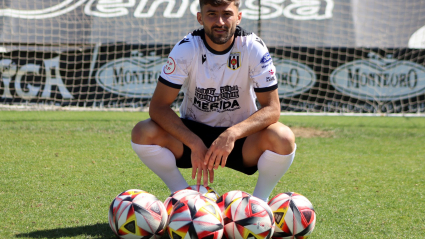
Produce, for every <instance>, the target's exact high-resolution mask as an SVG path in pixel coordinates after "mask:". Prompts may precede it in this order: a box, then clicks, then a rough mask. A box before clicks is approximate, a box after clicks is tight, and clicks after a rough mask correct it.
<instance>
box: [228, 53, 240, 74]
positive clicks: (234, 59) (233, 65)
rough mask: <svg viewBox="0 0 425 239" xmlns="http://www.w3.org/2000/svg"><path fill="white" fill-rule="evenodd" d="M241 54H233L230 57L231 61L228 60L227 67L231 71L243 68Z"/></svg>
mask: <svg viewBox="0 0 425 239" xmlns="http://www.w3.org/2000/svg"><path fill="white" fill-rule="evenodd" d="M240 58H241V53H240V52H232V53H230V55H229V59H228V60H227V67H229V69H231V70H237V69H238V68H239V67H241V60H240Z"/></svg>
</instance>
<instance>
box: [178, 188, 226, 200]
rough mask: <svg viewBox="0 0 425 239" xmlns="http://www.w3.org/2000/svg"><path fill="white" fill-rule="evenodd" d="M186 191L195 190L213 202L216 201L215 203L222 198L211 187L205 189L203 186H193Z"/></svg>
mask: <svg viewBox="0 0 425 239" xmlns="http://www.w3.org/2000/svg"><path fill="white" fill-rule="evenodd" d="M186 189H192V190H195V191H197V192H199V193H201V194H202V195H204V196H205V197H207V198H209V199H211V200H214V202H215V201H217V199H218V197H220V195H218V193H217V192H216V191H215V190H214V189H212V188H210V187H209V186H206V187H204V186H202V185H192V186H189V187H187V188H186Z"/></svg>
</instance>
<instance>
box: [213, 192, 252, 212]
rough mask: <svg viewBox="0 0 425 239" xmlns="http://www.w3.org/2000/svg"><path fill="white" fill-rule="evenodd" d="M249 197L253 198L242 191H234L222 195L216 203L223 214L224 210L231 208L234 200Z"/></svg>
mask: <svg viewBox="0 0 425 239" xmlns="http://www.w3.org/2000/svg"><path fill="white" fill-rule="evenodd" d="M247 196H251V194H249V193H247V192H244V191H240V190H233V191H229V192H227V193H225V194H223V195H221V196H220V197H219V198H218V199H217V201H216V203H217V205H218V207H219V208H220V210H221V212H224V209H226V207H227V206H229V205H230V203H231V202H232V201H233V200H235V199H238V198H242V197H247Z"/></svg>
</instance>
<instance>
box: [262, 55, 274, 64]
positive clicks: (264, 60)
mask: <svg viewBox="0 0 425 239" xmlns="http://www.w3.org/2000/svg"><path fill="white" fill-rule="evenodd" d="M271 60H272V57H271V56H270V53H268V52H267V53H266V54H264V56H263V58H261V61H260V63H261V64H266V63H268V62H270V61H271Z"/></svg>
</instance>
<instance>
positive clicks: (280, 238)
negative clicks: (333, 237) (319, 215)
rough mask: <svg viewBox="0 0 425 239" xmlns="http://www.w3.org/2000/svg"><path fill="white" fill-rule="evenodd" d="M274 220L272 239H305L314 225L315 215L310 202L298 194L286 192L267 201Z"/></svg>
mask: <svg viewBox="0 0 425 239" xmlns="http://www.w3.org/2000/svg"><path fill="white" fill-rule="evenodd" d="M268 204H269V206H270V208H271V209H272V211H273V214H274V220H275V224H276V226H275V232H274V234H273V238H274V239H289V238H291V239H294V238H295V239H305V238H307V237H308V236H310V235H311V233H312V232H313V229H314V226H315V225H316V213H315V211H314V208H313V205H312V204H311V202H310V201H309V200H308V199H307V198H306V197H304V196H303V195H301V194H299V193H294V192H287V193H280V194H278V195H276V196H275V197H274V198H272V199H271V200H270V201H269V203H268Z"/></svg>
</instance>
